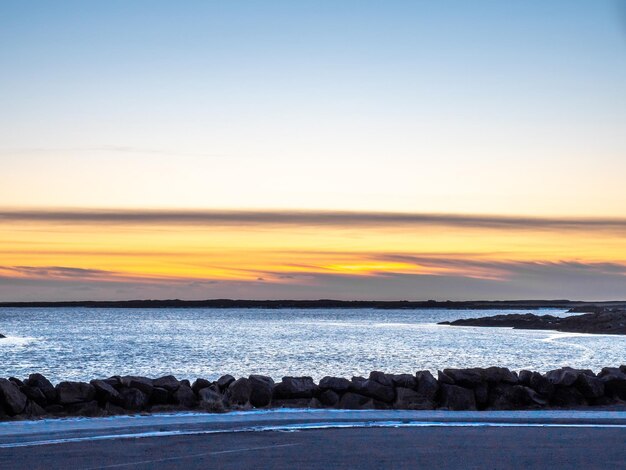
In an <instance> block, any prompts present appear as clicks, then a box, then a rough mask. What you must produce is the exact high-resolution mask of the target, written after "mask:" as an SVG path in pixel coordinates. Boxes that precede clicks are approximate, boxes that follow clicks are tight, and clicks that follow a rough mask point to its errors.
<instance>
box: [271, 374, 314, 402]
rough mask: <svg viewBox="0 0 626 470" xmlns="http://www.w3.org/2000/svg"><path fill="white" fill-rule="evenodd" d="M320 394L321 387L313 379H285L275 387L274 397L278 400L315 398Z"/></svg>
mask: <svg viewBox="0 0 626 470" xmlns="http://www.w3.org/2000/svg"><path fill="white" fill-rule="evenodd" d="M318 392H319V387H318V386H317V385H315V382H313V379H312V378H311V377H283V380H282V381H281V382H279V383H277V384H276V385H275V386H274V397H275V398H278V399H288V398H313V397H314V396H315V395H317V393H318Z"/></svg>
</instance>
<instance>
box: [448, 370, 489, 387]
mask: <svg viewBox="0 0 626 470" xmlns="http://www.w3.org/2000/svg"><path fill="white" fill-rule="evenodd" d="M482 372H483V370H482V369H444V370H443V375H445V376H446V377H449V378H450V379H452V382H453V383H454V385H458V386H460V387H467V388H474V387H475V386H477V385H478V384H480V383H481V382H483V381H484V378H483V374H482Z"/></svg>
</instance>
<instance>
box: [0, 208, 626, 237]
mask: <svg viewBox="0 0 626 470" xmlns="http://www.w3.org/2000/svg"><path fill="white" fill-rule="evenodd" d="M1 222H29V223H62V224H100V223H106V224H122V225H123V224H128V225H134V224H137V225H150V224H165V225H198V226H202V225H209V226H210V225H213V226H264V225H265V226H284V225H302V226H330V227H386V226H389V227H413V226H449V227H458V228H486V229H515V230H525V229H532V230H606V231H617V232H624V231H626V218H602V217H526V216H507V215H466V214H431V213H407V212H359V211H313V210H311V211H299V210H107V209H80V210H62V209H60V210H47V209H4V210H0V223H1Z"/></svg>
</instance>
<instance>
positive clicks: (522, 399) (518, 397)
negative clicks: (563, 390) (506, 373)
mask: <svg viewBox="0 0 626 470" xmlns="http://www.w3.org/2000/svg"><path fill="white" fill-rule="evenodd" d="M547 403H548V401H547V400H546V399H545V398H542V397H541V396H540V395H539V394H538V393H537V392H536V391H535V390H533V389H531V388H529V387H525V386H523V385H510V384H499V385H495V386H494V387H492V388H491V389H490V391H489V407H490V408H491V409H494V410H520V409H525V408H538V407H541V406H545V405H547Z"/></svg>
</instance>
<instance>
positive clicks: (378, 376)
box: [369, 370, 393, 387]
mask: <svg viewBox="0 0 626 470" xmlns="http://www.w3.org/2000/svg"><path fill="white" fill-rule="evenodd" d="M369 380H373V381H374V382H378V383H379V384H381V385H384V386H385V387H393V381H392V380H391V376H390V375H387V374H385V373H384V372H380V371H377V370H375V371H373V372H370V376H369Z"/></svg>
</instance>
